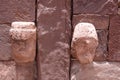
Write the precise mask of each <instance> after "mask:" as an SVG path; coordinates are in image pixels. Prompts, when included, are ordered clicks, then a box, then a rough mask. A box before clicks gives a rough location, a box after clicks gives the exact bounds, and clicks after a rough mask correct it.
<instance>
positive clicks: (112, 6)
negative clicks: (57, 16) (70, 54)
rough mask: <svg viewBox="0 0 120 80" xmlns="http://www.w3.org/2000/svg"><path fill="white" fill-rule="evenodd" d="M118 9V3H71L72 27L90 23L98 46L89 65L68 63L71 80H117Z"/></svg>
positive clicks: (95, 0)
mask: <svg viewBox="0 0 120 80" xmlns="http://www.w3.org/2000/svg"><path fill="white" fill-rule="evenodd" d="M119 7H120V5H119V1H118V0H73V20H72V24H73V27H75V25H76V24H78V23H79V22H89V23H92V24H93V25H94V26H95V27H96V30H97V33H98V38H99V46H98V47H97V49H96V55H95V58H94V62H93V63H91V64H86V65H82V64H79V62H78V61H77V60H76V59H74V58H72V59H71V80H119V78H120V77H119V75H120V74H119V69H120V67H119V66H120V63H119V61H120V53H119V50H120V46H119V37H120V36H119V35H120V33H119V32H120V31H119V30H120V29H119V25H120V22H119V19H120V14H119ZM113 66H114V67H113Z"/></svg>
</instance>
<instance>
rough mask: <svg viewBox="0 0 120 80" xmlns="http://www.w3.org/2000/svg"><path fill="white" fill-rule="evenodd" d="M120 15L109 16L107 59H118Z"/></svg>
mask: <svg viewBox="0 0 120 80" xmlns="http://www.w3.org/2000/svg"><path fill="white" fill-rule="evenodd" d="M119 30H120V16H119V15H114V16H111V17H110V28H109V55H108V60H110V61H120V31H119Z"/></svg>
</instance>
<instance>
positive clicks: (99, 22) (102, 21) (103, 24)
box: [73, 1, 109, 29]
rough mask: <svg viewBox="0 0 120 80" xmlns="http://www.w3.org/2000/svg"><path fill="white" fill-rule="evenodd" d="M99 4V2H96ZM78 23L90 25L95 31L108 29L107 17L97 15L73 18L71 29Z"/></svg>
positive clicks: (82, 15)
mask: <svg viewBox="0 0 120 80" xmlns="http://www.w3.org/2000/svg"><path fill="white" fill-rule="evenodd" d="M98 2H99V1H98ZM79 22H88V23H92V24H93V25H94V26H95V27H96V29H108V25H109V16H107V15H104V16H101V15H98V14H80V15H74V16H73V27H74V26H75V25H77V24H78V23H79Z"/></svg>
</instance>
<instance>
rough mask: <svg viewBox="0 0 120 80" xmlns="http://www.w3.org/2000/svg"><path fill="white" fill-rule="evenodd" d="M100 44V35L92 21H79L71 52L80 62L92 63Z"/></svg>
mask: <svg viewBox="0 0 120 80" xmlns="http://www.w3.org/2000/svg"><path fill="white" fill-rule="evenodd" d="M97 46H98V37H97V33H96V30H95V27H94V26H93V25H92V24H91V23H78V24H77V25H76V26H75V29H74V33H73V38H72V43H71V53H72V55H73V56H74V57H76V58H77V59H78V60H79V61H80V63H82V64H86V63H91V62H92V61H93V59H94V56H95V50H96V48H97Z"/></svg>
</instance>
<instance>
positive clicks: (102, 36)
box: [94, 30, 108, 61]
mask: <svg viewBox="0 0 120 80" xmlns="http://www.w3.org/2000/svg"><path fill="white" fill-rule="evenodd" d="M97 34H98V41H99V45H98V47H97V49H96V55H95V58H94V60H95V61H103V60H106V58H107V55H108V54H107V43H108V40H107V37H108V31H107V30H97Z"/></svg>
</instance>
